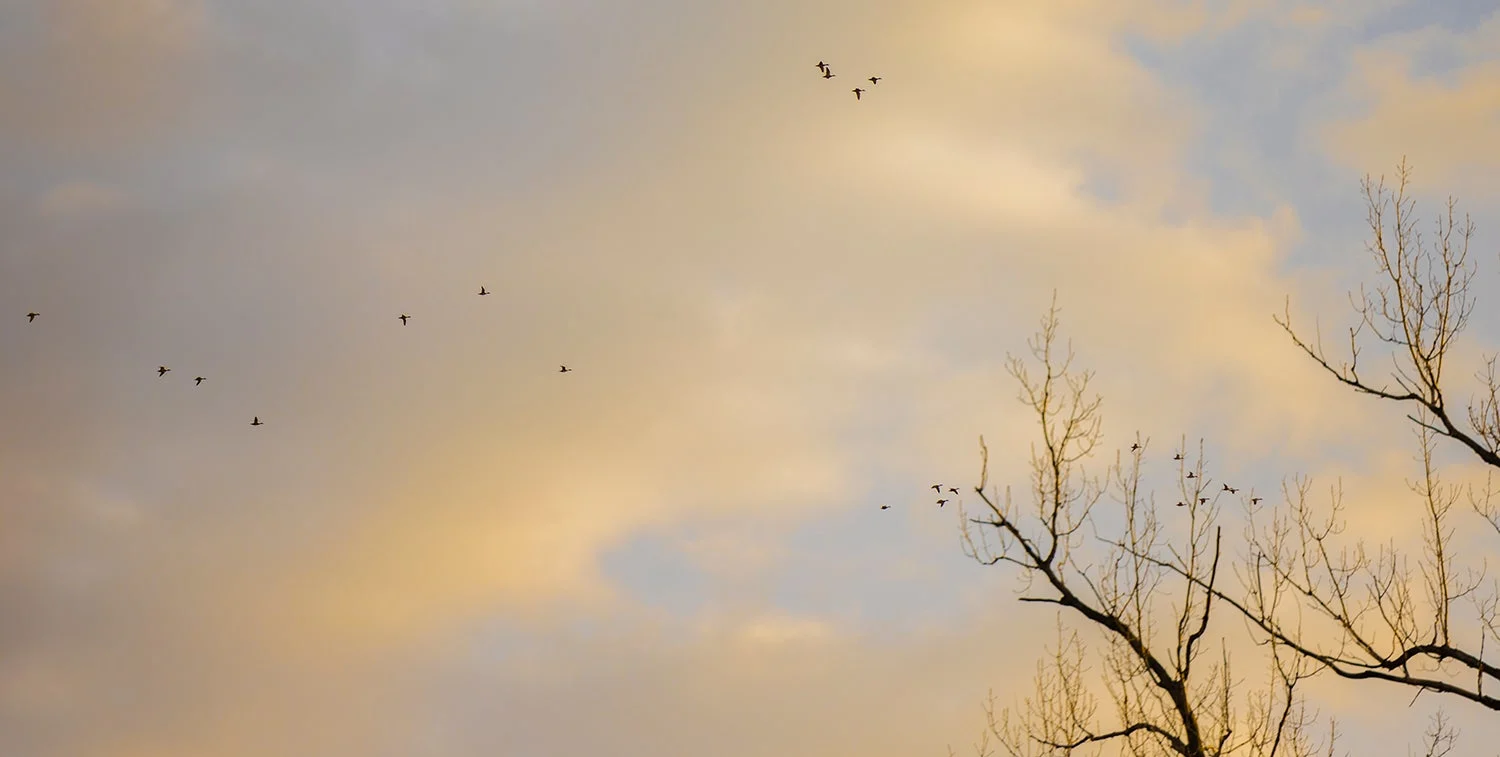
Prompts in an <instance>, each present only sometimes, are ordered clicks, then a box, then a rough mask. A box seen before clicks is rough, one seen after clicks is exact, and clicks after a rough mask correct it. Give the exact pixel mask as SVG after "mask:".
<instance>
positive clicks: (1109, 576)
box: [963, 296, 1335, 757]
mask: <svg viewBox="0 0 1500 757" xmlns="http://www.w3.org/2000/svg"><path fill="white" fill-rule="evenodd" d="M1058 323H1059V322H1058V308H1057V305H1056V299H1055V296H1054V301H1053V305H1052V308H1051V309H1050V310H1049V312H1048V314H1047V316H1046V317H1044V318H1043V319H1042V323H1041V330H1040V331H1039V332H1038V334H1037V335H1036V337H1035V338H1034V339H1032V340H1030V341H1029V342H1028V344H1029V346H1030V347H1031V353H1032V357H1033V358H1034V366H1028V362H1027V361H1024V360H1022V359H1019V358H1015V357H1011V358H1010V359H1009V364H1008V368H1009V371H1010V373H1011V375H1012V376H1014V377H1015V378H1016V380H1017V381H1018V382H1019V383H1020V385H1021V393H1020V399H1021V400H1022V401H1023V402H1024V403H1025V404H1026V405H1028V406H1029V407H1030V408H1031V409H1032V410H1033V411H1034V412H1035V413H1036V415H1037V417H1038V420H1039V421H1040V427H1041V440H1040V444H1039V445H1038V444H1033V446H1032V453H1031V491H1030V497H1029V499H1030V505H1029V506H1023V505H1021V504H1018V503H1017V502H1016V501H1015V500H1014V499H1012V497H1011V491H1010V489H1009V488H1007V489H1006V490H1005V493H1004V496H1003V497H1002V496H1001V495H1000V493H999V492H998V491H991V490H987V486H988V479H989V451H988V448H987V447H986V446H985V444H984V440H983V438H981V439H980V450H981V454H982V456H983V465H982V468H981V476H980V483H979V485H978V486H976V487H975V490H976V492H977V493H978V494H979V496H980V499H981V500H982V501H983V503H984V506H985V511H983V512H982V516H983V517H977V518H970V517H968V515H967V514H965V515H964V518H963V523H964V529H963V537H964V543H965V546H966V552H967V553H968V554H969V555H970V556H972V557H974V558H975V559H976V560H979V561H980V562H981V563H983V564H987V565H1001V564H1003V565H1009V566H1013V567H1014V568H1016V569H1018V570H1019V572H1020V574H1021V576H1022V577H1023V578H1024V579H1025V584H1026V588H1025V590H1024V591H1023V596H1022V597H1021V601H1023V602H1037V603H1050V604H1054V605H1057V606H1058V608H1059V609H1058V623H1059V626H1058V642H1057V646H1056V647H1055V648H1054V649H1053V650H1051V652H1050V653H1049V655H1048V659H1047V660H1046V661H1045V662H1044V663H1043V664H1040V665H1039V666H1038V673H1037V678H1036V688H1035V691H1034V693H1033V694H1032V695H1031V696H1029V697H1027V698H1026V699H1025V700H1024V701H1023V702H1022V703H1021V704H1020V706H1019V709H1014V710H1012V709H1006V710H1000V711H998V712H997V711H996V709H995V707H994V705H993V700H992V702H991V706H990V707H988V708H987V710H986V712H987V718H988V729H987V730H986V732H985V736H984V738H983V739H982V740H981V742H980V744H979V745H978V746H977V748H976V751H977V752H978V753H979V754H980V755H981V756H985V755H991V754H997V753H1002V751H1003V753H1004V754H1007V755H1010V756H1011V757H1022V756H1023V755H1025V756H1027V757H1029V756H1030V755H1041V754H1066V755H1071V754H1075V753H1078V754H1093V753H1098V752H1099V750H1101V749H1102V748H1104V747H1105V746H1106V745H1108V746H1112V747H1114V749H1115V750H1116V752H1117V753H1119V754H1129V755H1159V754H1175V755H1182V756H1183V757H1209V756H1210V755H1212V756H1215V757H1217V756H1219V755H1231V754H1243V755H1254V756H1256V757H1271V756H1272V755H1289V756H1292V757H1310V756H1311V755H1314V754H1328V755H1331V754H1332V749H1333V740H1334V736H1335V734H1334V733H1333V731H1332V729H1331V727H1330V732H1329V736H1328V738H1327V740H1326V743H1324V742H1323V741H1321V740H1319V739H1317V738H1314V736H1313V727H1314V724H1315V720H1316V718H1315V716H1314V714H1313V713H1311V712H1310V711H1309V710H1308V709H1307V708H1306V707H1305V706H1304V705H1303V703H1302V701H1301V697H1300V696H1299V692H1298V685H1299V683H1300V682H1301V681H1303V680H1305V679H1306V678H1307V676H1308V675H1310V674H1311V673H1312V672H1313V670H1315V666H1311V665H1310V664H1308V663H1307V661H1305V660H1303V659H1301V658H1300V657H1298V656H1297V655H1295V654H1293V653H1291V652H1292V650H1288V649H1287V648H1286V647H1285V645H1283V644H1281V643H1280V642H1279V641H1278V640H1273V641H1272V642H1271V643H1270V644H1269V645H1267V646H1266V647H1265V649H1267V650H1268V654H1267V671H1268V673H1269V679H1270V680H1269V681H1268V682H1267V683H1268V684H1269V685H1266V686H1264V687H1262V688H1260V689H1259V691H1258V693H1256V692H1252V693H1251V694H1250V695H1248V696H1236V694H1235V689H1236V682H1235V680H1234V678H1233V676H1232V673H1231V666H1230V655H1229V651H1228V647H1227V645H1226V643H1225V640H1224V639H1223V638H1222V637H1219V636H1217V635H1215V634H1211V633H1210V630H1211V628H1210V619H1211V617H1212V614H1213V610H1214V609H1215V607H1216V606H1217V604H1216V595H1217V594H1219V593H1221V592H1219V581H1220V557H1221V549H1220V539H1221V529H1219V528H1218V527H1217V525H1216V521H1217V519H1218V506H1217V501H1218V496H1219V492H1216V491H1213V490H1212V486H1213V483H1212V482H1211V480H1210V478H1209V477H1208V476H1207V475H1205V472H1204V464H1203V459H1202V454H1201V450H1200V453H1199V455H1198V459H1197V462H1196V463H1195V464H1193V467H1192V468H1189V467H1188V466H1189V464H1190V463H1189V462H1188V461H1187V460H1186V458H1185V457H1184V456H1183V455H1181V454H1180V453H1179V455H1178V458H1179V460H1182V462H1180V463H1179V466H1178V471H1177V473H1178V488H1179V490H1180V491H1179V494H1180V499H1179V501H1178V503H1177V504H1176V505H1172V506H1170V507H1173V508H1174V511H1175V512H1174V514H1176V515H1177V516H1179V517H1178V518H1174V519H1173V521H1174V522H1173V523H1172V524H1171V525H1170V526H1169V525H1167V524H1164V523H1163V522H1162V520H1161V519H1159V518H1158V515H1157V508H1156V503H1155V501H1154V499H1152V498H1150V497H1148V496H1145V495H1143V493H1142V490H1141V479H1142V470H1141V463H1142V456H1143V454H1144V453H1145V450H1146V448H1147V446H1148V442H1147V441H1146V440H1143V439H1139V438H1138V439H1137V440H1136V443H1135V444H1133V445H1132V448H1131V450H1130V454H1129V456H1128V458H1126V457H1124V456H1123V455H1121V454H1120V453H1116V455H1115V461H1114V463H1113V464H1111V465H1109V466H1108V467H1107V469H1106V470H1105V471H1104V472H1103V475H1102V477H1095V476H1091V475H1089V474H1088V473H1087V471H1085V470H1084V468H1083V463H1084V461H1085V460H1086V459H1088V458H1090V457H1091V456H1092V455H1093V454H1094V453H1095V452H1096V449H1097V447H1098V445H1099V442H1100V439H1101V427H1100V415H1099V409H1100V403H1101V401H1100V399H1099V398H1098V397H1097V396H1091V395H1090V394H1089V390H1088V385H1089V381H1090V378H1091V374H1090V373H1088V372H1075V371H1073V370H1072V367H1071V366H1072V361H1073V357H1074V356H1073V353H1072V349H1071V346H1069V347H1067V348H1066V349H1065V350H1064V349H1059V345H1058V335H1057V331H1058ZM1033 369H1034V370H1033ZM1106 495H1108V496H1109V497H1110V500H1111V502H1110V503H1108V504H1106V502H1105V497H1106ZM1114 505H1118V509H1116V508H1115V507H1114ZM1177 508H1181V509H1177ZM1096 513H1104V514H1106V517H1104V518H1099V517H1096ZM1114 522H1119V523H1121V525H1119V526H1118V527H1117V528H1115V529H1114V530H1113V533H1112V534H1109V535H1106V534H1105V533H1103V532H1102V531H1101V529H1102V528H1103V526H1104V524H1105V523H1114ZM1174 536H1175V542H1176V543H1174ZM1282 596H1283V595H1282V594H1281V593H1277V592H1272V593H1269V594H1267V595H1266V596H1265V601H1266V602H1268V603H1271V604H1272V605H1275V604H1276V603H1278V602H1280V601H1281V597H1282ZM1064 617H1067V618H1069V619H1072V620H1074V621H1078V622H1080V623H1081V624H1082V626H1083V627H1084V628H1086V629H1090V630H1092V631H1093V632H1095V633H1096V634H1097V635H1098V636H1101V637H1102V639H1103V650H1102V653H1101V654H1099V655H1097V656H1096V657H1097V659H1098V662H1099V665H1100V668H1101V673H1102V675H1101V676H1100V677H1099V679H1098V680H1097V682H1096V685H1095V686H1090V685H1088V681H1087V673H1088V671H1089V668H1088V667H1087V666H1086V665H1085V660H1086V658H1089V657H1090V655H1089V654H1088V648H1087V647H1086V646H1085V645H1084V643H1083V641H1082V639H1081V637H1080V636H1079V634H1078V632H1077V631H1076V630H1074V631H1072V632H1068V633H1065V632H1064V627H1063V625H1062V623H1063V618H1064ZM1241 625H1242V624H1241ZM1100 688H1102V690H1103V692H1104V694H1105V696H1107V698H1108V700H1109V702H1110V704H1112V705H1113V706H1112V707H1110V708H1108V710H1109V711H1108V712H1107V714H1106V713H1101V712H1100V708H1099V704H1100V697H1099V696H1098V695H1097V694H1096V690H1097V689H1100ZM997 750H1001V751H997Z"/></svg>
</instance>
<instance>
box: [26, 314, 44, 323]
mask: <svg viewBox="0 0 1500 757" xmlns="http://www.w3.org/2000/svg"><path fill="white" fill-rule="evenodd" d="M39 315H41V313H27V314H26V322H27V323H31V322H32V321H34V320H36V317H37V316H39Z"/></svg>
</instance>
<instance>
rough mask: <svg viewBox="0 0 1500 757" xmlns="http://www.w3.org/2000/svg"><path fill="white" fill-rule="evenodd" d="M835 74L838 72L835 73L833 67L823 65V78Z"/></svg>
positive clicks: (829, 77) (831, 76) (828, 77)
mask: <svg viewBox="0 0 1500 757" xmlns="http://www.w3.org/2000/svg"><path fill="white" fill-rule="evenodd" d="M835 76H838V74H835V73H834V72H833V69H831V68H828V67H827V66H824V67H823V78H824V79H832V78H833V77H835Z"/></svg>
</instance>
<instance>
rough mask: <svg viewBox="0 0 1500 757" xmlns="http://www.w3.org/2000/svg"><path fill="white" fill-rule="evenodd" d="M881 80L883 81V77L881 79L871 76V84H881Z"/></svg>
mask: <svg viewBox="0 0 1500 757" xmlns="http://www.w3.org/2000/svg"><path fill="white" fill-rule="evenodd" d="M880 79H881V77H879V76H871V77H870V83H871V84H879V83H880Z"/></svg>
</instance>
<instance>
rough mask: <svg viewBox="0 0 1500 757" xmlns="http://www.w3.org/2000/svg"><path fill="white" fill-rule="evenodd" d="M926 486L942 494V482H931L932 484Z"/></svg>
mask: <svg viewBox="0 0 1500 757" xmlns="http://www.w3.org/2000/svg"><path fill="white" fill-rule="evenodd" d="M927 488H929V489H931V490H933V491H935V492H937V493H938V494H942V493H943V485H942V484H933V485H932V486H929V487H927Z"/></svg>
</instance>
